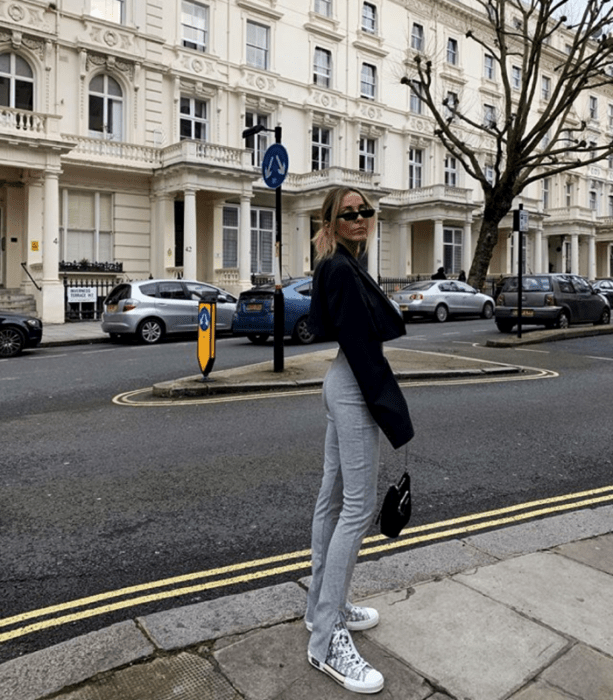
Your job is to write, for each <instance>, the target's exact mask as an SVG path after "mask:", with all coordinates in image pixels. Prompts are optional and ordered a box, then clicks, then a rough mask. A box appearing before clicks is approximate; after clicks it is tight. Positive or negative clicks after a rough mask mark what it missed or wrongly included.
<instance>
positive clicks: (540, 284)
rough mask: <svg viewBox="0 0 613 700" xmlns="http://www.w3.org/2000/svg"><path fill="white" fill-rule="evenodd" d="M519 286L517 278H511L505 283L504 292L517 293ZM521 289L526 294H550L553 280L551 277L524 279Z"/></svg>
mask: <svg viewBox="0 0 613 700" xmlns="http://www.w3.org/2000/svg"><path fill="white" fill-rule="evenodd" d="M517 285H518V281H517V277H509V278H508V279H507V280H506V281H505V283H504V287H503V291H504V292H516V291H517ZM521 288H522V291H524V292H550V291H551V279H550V278H549V277H533V276H526V277H522V284H521Z"/></svg>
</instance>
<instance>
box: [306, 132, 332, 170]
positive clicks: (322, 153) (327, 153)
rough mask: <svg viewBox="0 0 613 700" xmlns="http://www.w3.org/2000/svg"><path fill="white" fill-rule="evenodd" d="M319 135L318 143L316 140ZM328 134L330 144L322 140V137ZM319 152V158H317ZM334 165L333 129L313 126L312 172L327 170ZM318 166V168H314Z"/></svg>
mask: <svg viewBox="0 0 613 700" xmlns="http://www.w3.org/2000/svg"><path fill="white" fill-rule="evenodd" d="M316 134H317V135H318V139H317V141H316V140H315V136H316ZM324 134H327V136H328V142H327V143H326V142H325V141H324V140H322V136H323V135H324ZM316 152H317V156H315V154H316ZM331 163H332V129H329V128H328V127H325V126H320V125H319V124H313V127H312V130H311V172H314V171H316V170H327V169H328V168H329V167H330V166H331ZM314 165H317V167H313V166H314Z"/></svg>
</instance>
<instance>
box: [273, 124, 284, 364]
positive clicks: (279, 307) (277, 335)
mask: <svg viewBox="0 0 613 700" xmlns="http://www.w3.org/2000/svg"><path fill="white" fill-rule="evenodd" d="M275 143H277V144H280V143H281V127H280V126H276V127H275ZM275 157H276V158H278V156H275ZM286 172H287V168H286ZM275 209H276V217H275V218H276V241H275V248H276V253H277V271H276V279H275V293H274V301H275V311H274V336H273V343H274V350H273V369H274V371H275V372H283V369H284V358H283V337H284V335H285V332H284V331H285V328H284V326H285V298H284V296H283V271H282V260H283V257H282V228H281V211H282V209H281V185H279V186H278V187H277V188H276V190H275Z"/></svg>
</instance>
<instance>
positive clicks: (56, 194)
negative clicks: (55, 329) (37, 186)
mask: <svg viewBox="0 0 613 700" xmlns="http://www.w3.org/2000/svg"><path fill="white" fill-rule="evenodd" d="M43 191H44V211H43V285H42V286H43V292H42V314H41V315H42V320H43V323H64V287H63V285H62V283H61V282H60V277H59V264H60V231H59V228H60V189H59V171H57V170H46V171H45V181H44V185H43Z"/></svg>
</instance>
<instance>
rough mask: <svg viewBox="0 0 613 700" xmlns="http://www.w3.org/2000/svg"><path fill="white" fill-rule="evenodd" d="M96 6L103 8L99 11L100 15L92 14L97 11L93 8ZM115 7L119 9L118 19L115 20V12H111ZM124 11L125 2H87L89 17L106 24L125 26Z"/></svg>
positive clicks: (120, 0) (92, 0)
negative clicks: (112, 23) (101, 20)
mask: <svg viewBox="0 0 613 700" xmlns="http://www.w3.org/2000/svg"><path fill="white" fill-rule="evenodd" d="M96 4H99V5H100V6H102V5H104V6H105V7H104V9H100V14H94V12H96V11H97V8H94V5H96ZM116 7H119V19H117V18H116V16H115V12H114V11H113V10H114V9H115V8H116ZM109 10H110V12H109ZM126 10H127V8H126V0H90V2H89V15H90V16H91V17H95V18H96V19H103V20H106V21H107V22H114V23H115V24H121V25H125V24H126Z"/></svg>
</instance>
